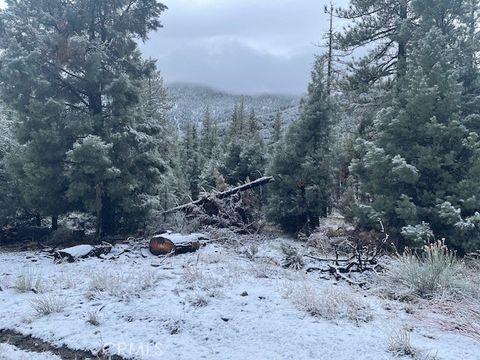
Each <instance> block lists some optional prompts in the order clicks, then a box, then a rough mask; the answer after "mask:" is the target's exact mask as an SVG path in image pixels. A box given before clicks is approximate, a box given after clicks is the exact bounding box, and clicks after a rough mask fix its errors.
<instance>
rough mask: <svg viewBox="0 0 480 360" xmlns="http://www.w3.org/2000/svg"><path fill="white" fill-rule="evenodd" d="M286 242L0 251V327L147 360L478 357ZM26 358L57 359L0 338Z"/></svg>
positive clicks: (6, 349)
mask: <svg viewBox="0 0 480 360" xmlns="http://www.w3.org/2000/svg"><path fill="white" fill-rule="evenodd" d="M285 242H288V243H291V244H292V245H294V246H297V247H299V246H301V245H299V243H295V242H293V241H290V240H284V239H271V240H263V241H261V242H260V243H258V242H255V244H256V245H257V246H258V252H256V254H254V256H253V257H254V258H253V260H251V259H249V258H248V256H246V255H245V252H246V250H248V249H249V247H250V246H251V244H249V243H245V242H243V243H242V244H240V242H239V243H238V244H229V245H220V244H216V243H209V244H208V245H207V246H205V247H203V248H201V249H200V250H199V251H198V252H196V253H192V254H184V255H179V256H175V257H170V258H168V259H166V261H164V262H163V263H161V264H160V266H158V265H159V261H158V259H157V258H156V257H153V256H147V257H145V253H144V252H140V251H137V250H135V251H129V252H123V251H124V250H125V247H126V246H127V245H117V246H116V247H115V248H114V251H113V253H117V254H121V253H122V252H123V254H122V255H120V256H119V257H118V259H116V260H107V259H99V258H89V259H85V260H81V261H79V262H75V263H62V264H55V263H54V262H53V259H52V258H51V257H49V256H47V254H43V253H40V252H38V253H34V252H20V253H0V286H1V288H2V291H0V303H1V304H2V305H1V307H0V329H11V330H15V331H18V332H21V333H22V334H25V335H32V336H34V337H38V338H40V339H42V340H44V341H48V342H50V343H52V344H56V345H66V346H67V347H69V348H71V349H79V350H89V351H92V352H93V353H99V352H100V351H101V350H102V349H104V350H105V352H106V353H110V354H118V355H121V356H123V357H125V358H132V359H145V360H147V359H172V360H173V359H239V360H240V359H242V360H243V359H257V358H258V359H333V358H336V359H355V360H357V359H365V360H367V359H372V360H381V359H394V358H402V356H401V355H402V354H403V353H404V350H405V348H406V347H407V345H408V346H410V347H411V348H412V352H413V354H412V355H411V356H410V357H404V358H414V359H443V360H450V359H451V360H454V359H462V360H475V359H478V354H479V353H480V342H478V340H475V339H472V338H469V337H466V336H462V335H460V334H457V333H454V332H448V331H445V330H442V329H441V327H440V326H438V325H436V323H435V322H433V321H432V317H435V316H438V315H433V313H431V312H429V310H428V308H427V309H423V310H420V309H412V305H410V304H405V303H401V302H396V301H391V300H386V299H382V298H380V297H378V296H376V295H375V294H374V291H373V290H369V291H368V290H367V291H365V290H361V289H359V288H355V287H349V286H348V285H346V284H345V283H343V282H336V281H334V280H328V279H325V278H323V277H324V275H321V274H320V273H318V272H312V273H308V274H307V273H305V271H294V270H289V269H284V268H282V267H281V266H280V265H279V264H280V263H281V260H282V253H281V250H280V245H281V244H282V243H285ZM142 253H143V255H142ZM152 265H153V266H152ZM19 284H20V285H21V286H20V288H21V289H20V288H19V287H18V286H17V285H19ZM26 284H27V285H28V284H34V285H35V289H34V291H27V290H26V289H25V287H26ZM427 315H428V316H427ZM430 315H431V316H430ZM424 319H425V320H424ZM427 319H428V320H427ZM444 321H445V319H444ZM406 343H407V344H406ZM405 354H408V351H407V352H405ZM22 358H28V359H55V357H53V355H48V354H46V355H44V356H43V355H40V354H36V355H31V354H29V353H23V352H21V351H19V350H18V349H15V348H14V347H12V346H10V345H2V347H0V359H22Z"/></svg>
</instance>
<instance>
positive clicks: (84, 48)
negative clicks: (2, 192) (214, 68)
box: [0, 0, 166, 235]
mask: <svg viewBox="0 0 480 360" xmlns="http://www.w3.org/2000/svg"><path fill="white" fill-rule="evenodd" d="M165 9H166V7H165V6H164V5H163V4H161V3H159V2H157V1H155V0H140V1H136V2H134V3H132V2H130V1H127V0H120V1H115V2H112V1H109V0H99V1H89V0H80V1H75V2H60V1H42V2H38V1H33V0H23V1H18V2H17V1H10V2H9V7H8V10H3V11H1V12H0V22H1V24H2V26H1V29H2V40H1V47H2V52H1V55H0V61H1V64H2V66H1V70H0V82H1V84H2V89H1V90H2V96H3V98H4V100H5V102H6V103H8V106H10V107H12V108H13V109H14V110H16V112H17V113H18V121H17V126H16V127H17V133H18V134H19V141H20V143H21V144H22V145H23V146H22V148H21V151H19V153H18V155H19V156H18V161H16V169H17V173H18V177H19V178H21V179H23V180H24V181H22V183H21V184H20V185H21V188H22V190H23V191H22V193H23V195H24V198H25V200H26V202H27V204H28V206H29V207H30V208H32V209H35V210H37V211H39V212H41V213H42V214H44V215H52V216H54V217H56V216H57V215H60V214H63V213H65V212H66V211H67V210H86V209H90V208H92V207H93V206H92V202H91V199H95V200H94V203H95V204H96V205H95V208H96V209H97V224H98V226H97V229H98V232H99V234H101V235H107V234H111V233H113V232H115V231H116V230H117V229H118V227H119V226H121V227H126V228H129V227H131V226H137V225H138V222H139V221H141V220H142V218H143V217H144V216H145V215H146V214H147V213H148V210H149V207H150V204H149V201H148V198H149V196H150V195H152V194H155V192H156V191H157V189H156V183H157V181H158V180H159V178H160V175H161V174H162V173H163V172H164V171H165V159H163V158H161V157H159V156H158V154H159V152H158V141H157V140H156V139H154V137H155V136H156V135H157V134H154V133H155V131H156V130H155V129H153V128H152V127H151V126H150V125H151V123H149V122H148V121H149V120H148V119H147V118H146V117H144V116H143V113H142V112H141V111H138V109H139V103H140V101H141V92H142V83H143V82H144V81H146V80H147V79H148V78H149V75H150V74H152V73H153V71H154V68H155V65H154V62H153V61H151V60H147V61H146V60H144V59H142V57H141V55H140V51H139V49H138V40H139V39H140V40H146V38H147V34H148V33H149V32H150V31H153V30H156V29H158V28H159V27H160V26H161V25H160V22H159V19H158V18H159V16H160V14H161V13H162V12H163V11H164V10H165ZM65 14H70V15H71V16H67V17H65ZM106 18H108V19H110V20H109V21H107V22H106V21H105V19H106ZM152 130H153V132H152ZM87 145H88V146H89V147H92V146H95V147H98V146H100V148H101V149H102V152H101V154H100V155H102V156H98V157H97V158H96V160H99V162H97V163H96V162H94V160H95V156H94V155H93V154H88V156H87V154H86V152H85V151H80V150H82V148H83V147H84V146H87ZM69 151H74V155H75V156H76V158H78V157H79V156H80V155H82V156H83V155H85V156H87V157H86V159H85V160H86V163H85V164H87V163H88V166H84V165H83V163H82V162H81V161H77V162H75V163H71V162H68V161H67V153H69ZM69 154H71V153H69ZM71 156H73V155H72V154H71V155H70V157H71ZM87 160H88V161H87ZM106 162H108V163H109V164H111V168H114V169H115V173H114V176H112V174H111V173H110V171H104V170H105V163H106ZM87 173H95V174H96V176H97V177H96V181H95V183H92V181H91V179H89V181H84V182H83V183H81V184H80V178H82V177H80V178H72V177H71V176H70V174H87ZM67 193H68V197H67ZM132 221H133V222H135V224H134V225H133V224H132Z"/></svg>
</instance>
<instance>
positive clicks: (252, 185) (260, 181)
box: [162, 176, 275, 215]
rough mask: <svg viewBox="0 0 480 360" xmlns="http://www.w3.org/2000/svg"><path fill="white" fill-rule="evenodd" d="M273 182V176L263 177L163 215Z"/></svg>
mask: <svg viewBox="0 0 480 360" xmlns="http://www.w3.org/2000/svg"><path fill="white" fill-rule="evenodd" d="M273 181H275V180H274V178H273V177H272V176H264V177H261V178H260V179H257V180H254V181H251V182H249V183H246V184H243V185H240V186H237V187H234V188H232V189H229V190H225V191H222V192H217V193H210V194H208V195H206V196H203V197H201V198H200V199H198V200H195V201H191V202H189V203H187V204H183V205H180V206H176V207H174V208H171V209H168V210H166V211H164V212H163V213H162V215H165V214H169V213H172V212H175V211H182V210H188V209H190V208H192V207H193V206H200V205H203V204H205V203H207V202H208V201H210V200H212V199H224V198H226V197H229V196H232V195H235V194H237V193H239V192H242V191H247V190H250V189H253V188H255V187H257V186H261V185H265V184H268V183H270V182H273Z"/></svg>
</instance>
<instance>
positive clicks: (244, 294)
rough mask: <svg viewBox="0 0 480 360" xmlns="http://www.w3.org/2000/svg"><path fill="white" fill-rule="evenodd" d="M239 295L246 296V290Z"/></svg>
mask: <svg viewBox="0 0 480 360" xmlns="http://www.w3.org/2000/svg"><path fill="white" fill-rule="evenodd" d="M240 296H248V292H246V291H244V292H242V293H241V294H240Z"/></svg>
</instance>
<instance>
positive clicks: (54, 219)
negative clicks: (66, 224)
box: [51, 215, 58, 231]
mask: <svg viewBox="0 0 480 360" xmlns="http://www.w3.org/2000/svg"><path fill="white" fill-rule="evenodd" d="M51 230H52V231H57V230H58V216H57V215H54V216H52V228H51Z"/></svg>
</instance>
